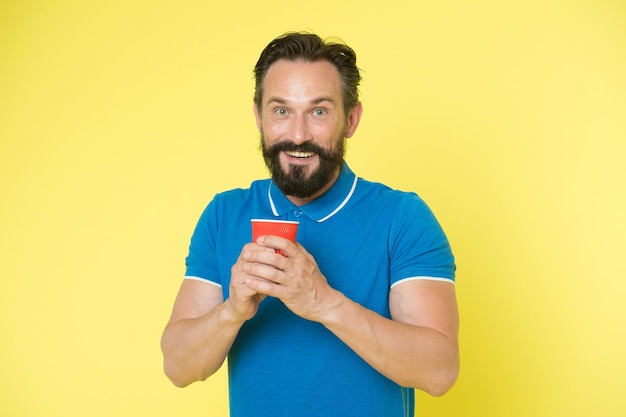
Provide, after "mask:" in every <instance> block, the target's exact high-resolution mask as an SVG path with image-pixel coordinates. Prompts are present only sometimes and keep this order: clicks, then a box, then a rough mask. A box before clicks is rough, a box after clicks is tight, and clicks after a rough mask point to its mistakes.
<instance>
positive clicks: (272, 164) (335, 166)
mask: <svg viewBox="0 0 626 417" xmlns="http://www.w3.org/2000/svg"><path fill="white" fill-rule="evenodd" d="M345 148H346V139H345V138H342V139H341V140H338V141H337V142H336V146H334V147H333V148H331V149H330V150H326V149H323V148H321V147H319V146H318V145H316V144H314V143H311V142H305V143H302V144H300V145H296V144H295V143H293V142H292V141H290V140H286V141H282V142H277V143H275V144H274V145H272V146H270V147H266V146H265V138H264V136H263V134H261V150H262V152H263V159H264V160H265V165H267V168H268V169H269V171H270V174H271V175H272V180H274V183H275V184H276V185H277V186H278V188H279V189H280V191H282V192H283V194H285V195H289V196H293V197H297V198H308V197H311V196H313V195H315V194H316V193H317V192H318V191H320V190H321V189H322V188H324V186H326V185H328V183H329V182H330V181H332V180H333V178H334V176H335V174H336V173H337V171H338V170H340V169H341V167H342V165H343V157H344V154H345ZM281 151H288V152H293V151H296V152H314V153H316V154H317V156H318V159H319V166H318V167H317V168H316V169H315V170H314V171H313V172H311V173H310V174H309V175H307V173H306V168H307V167H305V166H302V165H294V164H289V166H288V167H286V168H284V169H283V167H282V166H281V165H280V153H281Z"/></svg>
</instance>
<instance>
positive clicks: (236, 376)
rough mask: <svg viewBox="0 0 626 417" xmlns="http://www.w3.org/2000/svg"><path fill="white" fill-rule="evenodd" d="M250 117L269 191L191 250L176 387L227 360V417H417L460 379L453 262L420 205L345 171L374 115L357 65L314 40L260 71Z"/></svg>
mask: <svg viewBox="0 0 626 417" xmlns="http://www.w3.org/2000/svg"><path fill="white" fill-rule="evenodd" d="M255 79H256V90H255V98H254V115H255V118H256V123H257V126H258V129H259V132H260V134H261V149H262V153H263V157H264V159H265V162H266V164H267V166H268V169H269V171H270V174H271V179H263V180H258V181H254V182H253V183H252V184H251V185H250V187H249V188H247V189H235V190H230V191H226V192H224V193H221V194H218V195H217V196H215V198H214V199H213V200H212V201H211V202H210V203H209V204H208V206H207V208H206V209H205V211H204V212H203V213H202V215H201V217H200V219H199V221H198V224H197V226H196V229H195V231H194V233H193V235H192V238H191V245H190V248H189V255H188V256H187V260H186V265H187V268H186V274H185V279H184V280H183V283H182V284H181V288H180V290H179V293H178V296H177V298H176V301H175V303H174V308H173V311H172V315H171V318H170V321H169V322H168V324H167V326H166V328H165V331H164V333H163V337H162V342H161V346H162V350H163V354H164V368H165V373H166V374H167V376H168V377H169V378H170V379H171V380H172V382H173V383H174V384H175V385H177V386H180V387H183V386H186V385H189V384H190V383H192V382H194V381H201V380H204V379H206V378H207V377H209V376H210V375H212V374H214V373H215V372H216V371H217V370H218V369H219V368H220V367H221V366H222V364H223V363H224V361H225V360H226V358H228V378H229V396H230V413H231V416H233V417H240V416H241V417H254V416H271V417H274V416H315V417H318V416H321V415H324V416H342V417H343V416H359V417H368V416H372V417H374V416H376V417H380V416H394V417H395V416H398V417H400V416H413V415H414V391H413V389H414V388H416V389H420V390H423V391H426V392H428V393H430V394H432V395H442V394H444V393H445V392H447V391H448V390H449V389H450V388H451V387H452V386H453V384H454V383H455V381H456V379H457V376H458V372H459V346H458V328H459V319H458V309H457V303H456V296H455V285H454V280H455V269H456V266H455V262H454V257H453V255H452V252H451V249H450V245H449V243H448V240H447V238H446V236H445V234H444V232H443V230H442V228H441V226H440V225H439V223H438V222H437V220H436V218H435V217H434V215H433V214H432V212H431V211H430V210H429V208H428V207H427V205H426V204H425V203H424V202H423V201H422V200H421V199H420V198H419V197H418V196H417V195H416V194H415V193H410V192H402V191H397V190H393V189H391V188H389V187H387V186H385V185H383V184H380V183H375V182H370V181H366V180H364V179H362V178H359V177H358V176H356V175H355V174H354V173H353V172H352V170H351V169H350V168H349V166H348V165H347V163H346V162H345V161H344V149H345V141H346V139H347V138H350V137H352V136H353V135H354V133H355V131H356V129H357V127H358V125H359V121H360V119H361V115H362V113H363V107H362V104H361V102H360V101H359V98H358V85H359V83H360V80H361V76H360V72H359V69H358V67H357V66H356V55H355V53H354V51H353V50H352V49H351V48H350V47H348V46H347V45H343V44H340V43H332V42H325V41H323V40H322V39H321V38H320V37H319V36H317V35H314V34H309V33H289V34H285V35H283V36H280V37H278V38H276V39H274V40H273V41H272V42H271V43H270V44H269V45H268V46H267V47H266V48H265V49H264V51H263V52H262V53H261V56H260V58H259V60H258V62H257V64H256V66H255ZM253 218H263V219H276V220H279V219H280V220H292V221H297V222H298V223H299V228H298V235H297V241H296V242H292V241H290V240H288V239H285V238H281V237H278V236H272V235H266V236H261V237H259V238H258V239H257V240H256V241H255V242H250V241H249V240H250V236H251V233H250V223H249V221H248V220H250V219H253Z"/></svg>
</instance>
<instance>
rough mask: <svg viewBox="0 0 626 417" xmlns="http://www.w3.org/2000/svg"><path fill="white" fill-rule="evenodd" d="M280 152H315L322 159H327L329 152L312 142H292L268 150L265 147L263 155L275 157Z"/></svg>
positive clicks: (283, 142) (284, 142) (273, 146)
mask: <svg viewBox="0 0 626 417" xmlns="http://www.w3.org/2000/svg"><path fill="white" fill-rule="evenodd" d="M279 152H314V153H316V154H318V155H320V156H321V157H325V156H326V155H327V154H329V152H328V151H327V150H326V149H324V148H321V147H320V146H318V145H316V144H315V143H312V142H304V143H301V144H296V143H294V142H292V141H290V140H285V141H281V142H278V143H275V144H273V145H272V146H270V147H268V148H266V147H263V155H265V156H274V155H277V154H278V153H279Z"/></svg>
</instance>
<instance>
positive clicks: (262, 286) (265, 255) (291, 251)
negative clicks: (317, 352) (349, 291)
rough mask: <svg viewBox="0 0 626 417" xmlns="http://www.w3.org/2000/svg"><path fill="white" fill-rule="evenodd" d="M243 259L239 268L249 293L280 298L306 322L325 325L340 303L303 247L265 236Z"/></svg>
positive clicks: (246, 251)
mask: <svg viewBox="0 0 626 417" xmlns="http://www.w3.org/2000/svg"><path fill="white" fill-rule="evenodd" d="M275 249H279V250H280V251H281V252H282V254H278V253H276V252H275ZM242 258H243V261H242V262H241V265H239V264H240V262H238V263H237V265H238V267H240V268H241V269H242V272H243V274H241V275H238V278H241V279H243V278H245V281H244V282H245V285H246V286H247V287H248V291H251V292H252V293H255V294H263V295H269V296H272V297H276V298H279V299H280V300H281V301H282V302H283V303H284V304H285V306H287V308H289V309H290V310H291V311H293V312H294V313H295V314H297V315H298V316H300V317H302V318H305V319H308V320H313V321H322V319H323V317H324V316H325V315H326V314H327V313H328V312H330V310H331V308H332V306H334V305H335V304H336V303H337V302H339V301H338V300H339V297H337V295H338V293H337V292H336V291H335V290H333V289H332V288H331V287H330V286H329V285H328V282H327V281H326V277H324V275H322V273H321V272H320V270H319V268H318V266H317V263H316V262H315V259H313V256H312V255H311V254H310V253H308V252H307V251H306V250H305V249H304V247H302V245H300V244H299V243H292V242H290V241H289V240H287V239H283V238H281V237H277V236H263V237H261V238H259V239H258V240H257V242H256V243H254V244H252V245H250V246H246V247H244V249H243V251H242ZM233 276H234V274H233ZM242 293H243V291H242Z"/></svg>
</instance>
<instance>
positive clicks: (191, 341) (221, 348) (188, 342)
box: [161, 303, 243, 387]
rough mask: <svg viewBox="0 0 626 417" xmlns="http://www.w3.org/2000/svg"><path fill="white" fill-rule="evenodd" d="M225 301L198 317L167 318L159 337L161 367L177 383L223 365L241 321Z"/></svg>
mask: <svg viewBox="0 0 626 417" xmlns="http://www.w3.org/2000/svg"><path fill="white" fill-rule="evenodd" d="M226 304H227V303H222V304H219V305H217V306H216V307H215V308H214V309H212V310H211V311H210V312H208V313H207V314H206V315H204V316H202V317H198V318H191V319H181V320H177V321H174V322H170V323H169V324H168V325H167V327H166V328H165V331H164V332H163V337H162V339H161V349H162V351H163V357H164V370H165V374H166V375H167V376H168V378H169V379H170V380H171V381H172V382H173V383H174V385H176V386H178V387H184V386H187V385H189V384H191V383H192V382H195V381H202V380H205V379H206V378H208V377H209V376H211V375H213V374H214V373H215V372H217V370H218V369H219V368H220V367H221V366H222V364H223V363H224V360H225V359H226V356H227V355H228V351H229V350H230V347H231V346H232V344H233V341H234V340H235V338H236V337H237V334H238V332H239V329H240V328H241V325H242V324H243V322H238V321H236V320H234V319H233V318H232V315H231V314H229V312H228V309H227V305H226Z"/></svg>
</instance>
